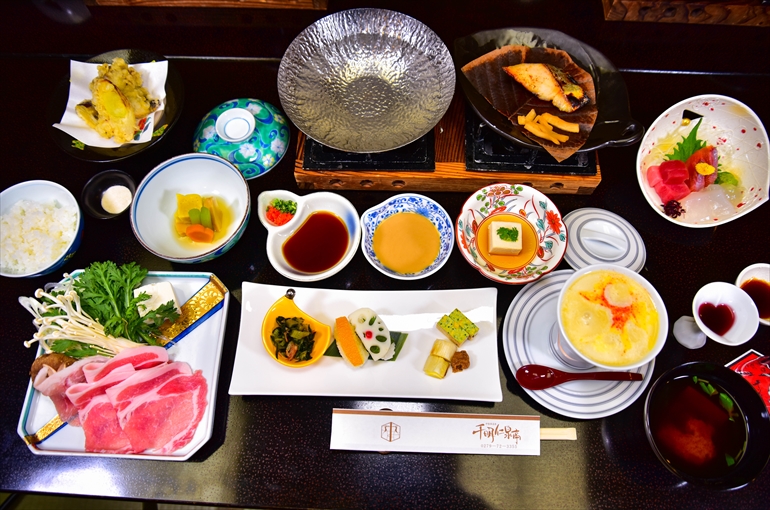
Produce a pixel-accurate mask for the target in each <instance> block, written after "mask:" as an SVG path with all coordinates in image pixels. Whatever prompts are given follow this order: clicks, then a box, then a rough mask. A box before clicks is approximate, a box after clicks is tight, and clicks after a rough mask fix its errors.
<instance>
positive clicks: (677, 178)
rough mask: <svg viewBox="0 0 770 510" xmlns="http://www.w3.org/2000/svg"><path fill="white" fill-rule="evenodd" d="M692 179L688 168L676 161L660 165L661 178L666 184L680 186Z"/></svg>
mask: <svg viewBox="0 0 770 510" xmlns="http://www.w3.org/2000/svg"><path fill="white" fill-rule="evenodd" d="M689 177H690V174H689V172H688V171H687V166H686V165H685V164H684V163H683V162H681V161H679V160H676V159H673V160H671V161H664V162H663V163H661V164H660V178H661V179H662V180H663V182H664V183H666V184H680V183H682V182H685V181H686V180H687V179H688V178H689Z"/></svg>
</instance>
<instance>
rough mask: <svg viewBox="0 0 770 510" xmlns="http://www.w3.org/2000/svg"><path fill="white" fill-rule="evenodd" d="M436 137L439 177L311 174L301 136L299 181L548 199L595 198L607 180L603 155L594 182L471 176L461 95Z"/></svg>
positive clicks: (512, 174)
mask: <svg viewBox="0 0 770 510" xmlns="http://www.w3.org/2000/svg"><path fill="white" fill-rule="evenodd" d="M433 131H434V134H435V150H436V169H435V171H433V172H425V171H408V170H397V169H394V170H388V171H375V170H366V171H363V170H333V171H332V170H309V169H305V168H303V162H304V157H305V134H304V133H302V132H301V131H300V132H299V135H298V137H297V159H296V160H295V162H294V178H295V179H296V181H297V185H298V186H299V187H300V188H301V189H319V190H320V189H325V190H329V189H331V190H335V189H347V190H365V189H372V190H398V191H463V192H473V191H476V190H478V189H480V188H483V187H484V186H488V185H490V184H494V183H497V182H507V183H512V184H513V183H515V184H526V185H528V186H531V187H533V188H535V189H537V190H539V191H541V192H543V193H553V194H557V193H558V194H571V195H575V194H577V195H590V194H591V193H593V191H594V189H595V188H596V186H598V185H599V183H600V182H601V180H602V178H601V171H600V169H599V161H598V155H597V156H596V157H597V161H596V175H590V176H580V175H556V174H530V173H520V172H498V171H471V170H467V169H466V168H465V105H464V99H463V97H462V95H461V94H455V97H454V99H453V100H452V103H451V104H450V105H449V110H447V113H446V115H444V117H443V118H442V119H441V121H439V123H438V124H437V125H436V127H435V128H434V129H433ZM595 154H596V153H595Z"/></svg>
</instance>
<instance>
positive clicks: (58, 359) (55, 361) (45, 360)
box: [29, 352, 77, 381]
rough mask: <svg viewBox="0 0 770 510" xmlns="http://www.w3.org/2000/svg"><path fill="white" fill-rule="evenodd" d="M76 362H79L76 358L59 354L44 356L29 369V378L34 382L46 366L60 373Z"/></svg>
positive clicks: (53, 353)
mask: <svg viewBox="0 0 770 510" xmlns="http://www.w3.org/2000/svg"><path fill="white" fill-rule="evenodd" d="M75 361H77V360H76V359H75V358H70V357H69V356H66V355H64V354H59V353H58V352H51V353H48V354H43V355H42V356H40V357H38V358H37V359H35V361H33V362H32V367H31V368H30V369H29V376H30V377H31V378H32V380H33V381H34V380H35V378H36V377H37V374H38V372H40V370H42V369H43V366H44V365H48V366H49V367H51V368H53V369H54V370H56V371H57V372H58V371H60V370H63V369H65V368H67V367H68V366H70V365H72V364H73V363H75Z"/></svg>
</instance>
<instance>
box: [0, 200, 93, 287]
mask: <svg viewBox="0 0 770 510" xmlns="http://www.w3.org/2000/svg"><path fill="white" fill-rule="evenodd" d="M77 227H78V210H77V208H76V207H71V206H66V205H62V204H60V203H58V202H56V201H53V202H50V203H47V204H41V203H39V202H35V201H32V200H19V201H18V202H16V203H15V204H13V205H12V206H11V207H10V208H9V209H8V210H7V212H6V213H5V214H3V215H2V216H0V266H2V269H3V272H4V273H8V274H28V273H33V272H35V271H39V270H41V269H44V268H46V267H48V266H50V265H51V264H53V263H54V262H56V260H57V259H58V258H59V257H61V256H62V255H63V254H64V252H65V250H66V249H67V247H68V246H69V245H70V242H71V241H72V239H73V238H74V237H75V234H76V233H77Z"/></svg>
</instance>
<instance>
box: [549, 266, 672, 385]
mask: <svg viewBox="0 0 770 510" xmlns="http://www.w3.org/2000/svg"><path fill="white" fill-rule="evenodd" d="M602 270H607V271H615V272H617V273H620V274H622V275H624V276H626V277H628V278H630V279H631V280H634V281H635V282H636V283H638V284H639V285H641V286H642V287H643V288H644V289H645V290H646V291H647V292H648V293H649V294H650V297H651V298H652V302H653V304H654V305H655V309H656V310H657V312H658V336H657V337H656V338H655V344H654V345H653V347H652V349H650V351H649V352H648V353H647V355H646V356H644V357H643V358H642V359H640V360H637V361H636V362H634V363H629V364H626V365H607V364H603V363H599V362H597V361H596V360H594V359H592V358H589V357H588V356H586V355H584V354H583V353H582V352H580V351H579V350H578V349H577V348H576V347H575V345H574V344H573V343H572V341H571V340H570V338H569V336H568V335H567V334H566V332H565V331H564V325H563V324H562V317H561V308H562V301H563V298H564V294H565V292H566V290H567V289H568V288H569V287H570V286H571V285H572V284H573V283H574V282H575V280H577V279H578V278H580V277H581V276H583V275H585V274H586V273H589V272H592V271H602ZM556 310H557V316H558V323H559V330H560V331H561V335H562V338H564V339H565V340H566V344H565V345H563V347H569V348H571V349H572V352H570V353H569V354H570V355H572V354H574V355H576V356H578V357H580V358H582V359H583V360H585V361H586V362H588V363H590V364H592V365H595V366H597V367H602V368H606V369H607V370H630V369H632V368H636V367H640V366H642V365H646V364H647V363H649V362H650V361H652V360H653V359H655V356H657V355H658V354H659V353H660V351H661V349H663V345H664V344H665V343H666V338H667V337H668V314H667V313H666V305H665V304H664V303H663V299H662V298H661V297H660V294H658V291H657V290H655V287H653V286H652V284H651V283H650V282H648V281H647V280H646V279H645V278H643V277H642V276H641V275H639V274H638V273H636V272H635V271H632V270H630V269H628V268H626V267H622V266H616V265H613V264H594V265H590V266H586V267H584V268H582V269H579V270H577V271H575V272H574V273H573V274H572V276H570V277H569V279H568V280H567V281H566V282H564V286H563V287H562V288H561V290H560V291H559V299H558V304H557V307H556Z"/></svg>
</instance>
